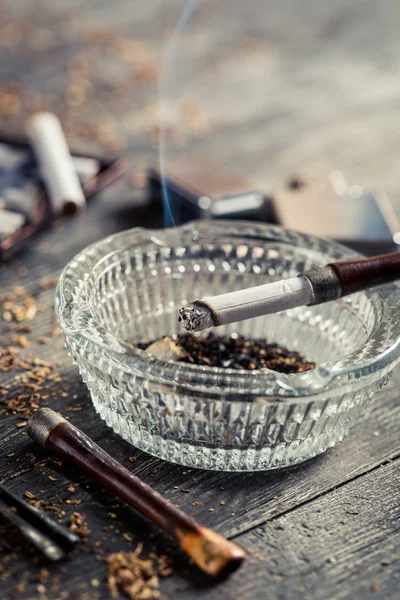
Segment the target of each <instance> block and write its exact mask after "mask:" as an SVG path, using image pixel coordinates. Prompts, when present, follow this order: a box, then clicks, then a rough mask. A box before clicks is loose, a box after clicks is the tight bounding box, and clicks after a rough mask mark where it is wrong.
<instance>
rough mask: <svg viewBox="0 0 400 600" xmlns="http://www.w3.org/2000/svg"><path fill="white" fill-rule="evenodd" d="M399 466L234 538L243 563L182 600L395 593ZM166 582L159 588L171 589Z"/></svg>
mask: <svg viewBox="0 0 400 600" xmlns="http://www.w3.org/2000/svg"><path fill="white" fill-rule="evenodd" d="M399 493H400V461H399V460H396V461H395V462H394V463H392V464H388V465H385V466H384V467H381V468H377V469H375V470H374V471H373V472H371V473H369V474H367V475H365V476H363V477H361V478H359V479H357V480H354V481H352V482H351V483H349V484H347V485H345V486H342V487H340V488H339V489H337V490H334V491H332V492H330V493H329V494H327V495H325V496H323V497H321V498H319V499H318V500H315V501H314V502H311V503H307V504H306V505H304V506H302V507H300V508H296V509H294V510H293V511H289V512H288V513H287V514H285V515H282V516H279V517H277V518H273V519H272V520H271V521H270V522H268V523H267V524H265V525H262V526H261V527H258V528H256V529H254V530H252V531H251V532H249V533H247V534H245V535H242V536H239V537H237V538H236V539H235V541H236V542H237V543H239V544H240V545H242V546H243V548H245V549H246V551H247V552H248V557H249V558H248V560H247V562H246V563H245V564H244V565H243V566H242V568H241V569H240V570H239V571H237V572H236V573H235V574H234V575H233V576H232V577H231V578H230V580H229V581H227V582H224V583H222V584H221V585H220V586H218V587H215V588H208V589H206V590H204V589H203V590H199V589H194V588H192V589H188V590H187V591H186V594H185V598H188V599H189V598H207V599H208V600H214V599H215V600H217V599H219V598H221V597H222V598H224V600H266V599H267V598H271V599H272V598H276V599H279V600H303V599H304V600H305V599H308V598H313V599H314V600H328V599H335V600H358V599H360V600H361V599H362V600H368V599H371V600H376V599H386V600H388V599H393V600H394V599H395V598H398V594H399V591H400V507H399ZM172 585H173V582H172V581H166V582H165V584H164V585H163V588H162V589H163V590H164V589H165V591H166V592H167V593H168V592H169V591H170V590H171V597H173V596H172V589H173V588H172Z"/></svg>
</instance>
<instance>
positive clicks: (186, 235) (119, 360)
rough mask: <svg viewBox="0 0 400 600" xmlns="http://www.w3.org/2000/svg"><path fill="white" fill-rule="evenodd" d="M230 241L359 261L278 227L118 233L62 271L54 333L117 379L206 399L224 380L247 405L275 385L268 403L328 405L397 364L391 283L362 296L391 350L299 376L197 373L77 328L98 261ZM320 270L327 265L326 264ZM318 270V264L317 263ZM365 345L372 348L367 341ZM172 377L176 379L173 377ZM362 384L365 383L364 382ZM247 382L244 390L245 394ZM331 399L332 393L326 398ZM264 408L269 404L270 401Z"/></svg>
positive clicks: (396, 300)
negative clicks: (385, 330) (335, 391)
mask: <svg viewBox="0 0 400 600" xmlns="http://www.w3.org/2000/svg"><path fill="white" fill-rule="evenodd" d="M219 236H223V237H224V238H227V237H231V239H232V242H235V241H238V240H240V239H241V240H243V238H245V237H246V236H247V237H248V238H249V239H260V241H263V240H264V241H272V240H273V241H279V242H284V243H290V244H291V245H294V246H296V245H299V246H303V247H307V248H318V250H319V252H322V253H324V254H326V263H327V262H329V261H330V260H345V259H349V258H351V257H354V256H359V255H358V254H357V253H355V252H354V251H352V250H349V249H348V248H346V247H345V246H342V245H340V244H338V243H336V242H333V241H330V240H323V239H320V238H317V237H315V236H309V235H306V234H302V233H298V232H294V231H290V230H284V229H282V228H279V227H276V226H270V225H264V224H260V223H252V222H248V221H243V222H238V221H205V220H202V221H195V222H192V223H190V224H185V225H183V226H181V227H178V228H170V229H164V230H146V229H142V228H135V229H131V230H127V231H124V232H122V233H118V234H114V235H111V236H109V237H107V238H105V239H103V240H100V241H99V242H96V243H94V244H92V245H91V246H88V247H87V248H85V249H84V250H83V251H82V252H80V253H79V254H78V255H77V256H76V257H75V258H74V259H73V260H72V261H70V263H68V264H67V265H66V267H65V268H64V270H63V272H62V273H61V276H60V278H59V282H58V285H57V289H56V314H57V318H58V320H59V323H60V327H61V329H62V330H63V332H64V335H65V336H66V338H67V341H68V343H71V342H74V344H75V347H76V348H77V349H78V351H79V352H80V353H82V354H85V356H86V357H90V360H92V361H96V362H99V363H100V360H101V364H102V365H104V361H105V360H106V361H107V359H108V361H109V366H108V369H107V370H108V372H111V371H113V370H115V374H116V375H117V376H120V375H121V373H124V374H125V375H126V376H127V377H129V376H132V375H133V374H136V375H138V376H140V377H142V378H144V379H148V380H153V381H159V382H162V383H163V384H166V385H168V384H169V385H171V386H174V387H176V386H179V387H180V388H181V389H183V390H184V392H185V393H196V391H202V392H204V389H205V388H204V386H203V382H204V380H205V379H206V378H208V377H209V378H210V382H212V383H213V385H211V386H210V382H208V384H207V392H208V394H209V395H210V396H212V395H214V396H220V395H224V396H226V395H227V390H226V389H222V388H221V387H220V386H219V385H218V381H219V380H220V381H223V379H224V378H226V377H228V376H229V379H230V388H229V397H230V398H232V400H235V399H236V400H237V399H240V398H243V396H244V395H246V399H247V400H250V397H251V396H254V397H257V398H259V397H260V396H263V395H264V396H265V395H267V394H263V392H262V386H263V383H266V384H267V383H268V384H269V387H270V385H271V381H274V383H275V386H274V392H275V393H274V394H273V396H274V397H275V399H276V400H277V401H280V400H282V399H283V398H285V399H286V400H289V398H290V397H293V398H296V402H297V401H299V400H300V398H302V397H303V398H308V397H310V396H316V395H317V396H321V399H326V397H327V394H328V395H330V394H329V391H328V390H329V389H330V388H332V387H333V386H336V385H337V384H339V383H340V386H341V391H342V392H343V393H344V392H345V391H347V390H346V389H345V388H346V387H349V386H350V388H351V389H352V390H354V389H358V388H361V387H364V386H365V385H368V384H369V383H372V382H373V381H375V380H379V379H382V378H383V377H384V376H385V375H386V374H387V373H389V372H390V371H391V370H392V369H393V368H394V366H395V364H396V363H397V361H398V360H399V359H400V327H399V326H398V325H399V324H398V323H394V322H393V320H394V317H395V314H396V312H397V311H398V308H399V306H400V287H398V286H397V285H396V284H392V285H387V286H382V287H381V288H379V289H377V290H374V291H368V292H366V294H367V295H368V296H369V297H370V299H371V301H372V302H374V303H377V304H379V305H380V306H382V307H383V309H382V312H381V316H380V323H379V326H380V327H384V326H385V323H388V322H389V321H390V322H391V323H392V326H395V327H396V326H397V329H396V331H395V334H394V335H392V338H391V344H389V345H388V347H386V348H383V349H381V350H380V351H379V352H377V353H376V354H374V355H372V356H371V357H370V358H369V359H366V360H363V361H362V362H361V363H360V362H357V360H356V358H357V353H359V352H360V351H361V350H362V348H363V347H364V346H365V344H363V345H362V346H361V347H360V348H358V349H357V350H356V351H355V352H354V353H353V354H354V358H355V363H354V364H353V365H352V364H350V366H349V360H348V358H349V357H346V359H347V360H346V361H345V363H344V362H343V361H342V359H339V360H336V361H331V362H328V363H324V364H321V365H318V366H317V367H316V368H315V369H313V370H312V371H307V372H304V373H297V374H290V375H286V374H281V373H276V372H273V371H269V370H265V371H260V372H254V371H253V372H252V373H251V385H250V377H249V375H248V374H246V373H245V374H243V373H242V372H240V373H238V372H237V371H235V370H232V369H217V368H215V367H203V366H201V367H200V366H198V365H189V364H186V363H185V364H183V363H176V362H173V361H164V360H160V359H157V358H155V357H153V356H152V355H150V354H148V353H146V352H144V351H142V350H140V349H136V348H127V347H126V346H124V344H121V342H120V340H117V339H115V338H113V336H112V334H111V332H108V331H105V330H104V329H103V328H102V327H100V326H99V325H98V324H96V323H95V322H94V319H91V326H90V327H86V326H85V324H83V326H81V327H80V326H77V323H79V318H80V316H81V315H83V314H85V315H86V316H87V315H90V309H89V306H88V302H87V298H86V291H85V285H86V282H87V279H88V277H89V276H90V273H91V272H92V271H93V269H95V268H97V267H98V266H99V265H101V263H102V262H104V261H105V260H107V259H109V258H110V257H112V256H113V255H114V254H117V253H119V252H121V251H123V250H124V249H126V248H128V247H132V246H133V245H136V246H137V247H138V248H140V247H141V245H143V246H145V245H146V244H149V243H150V244H151V243H154V244H156V245H158V246H162V245H163V244H164V245H170V246H171V245H174V244H175V245H178V244H176V240H179V245H185V243H186V244H188V243H195V242H198V241H199V240H202V241H203V240H204V239H208V240H211V239H213V238H216V239H217V238H218V237H219ZM326 263H325V264H326ZM321 266H322V264H321ZM366 343H370V341H369V340H367V342H366ZM178 375H181V377H179V376H178ZM367 379H368V381H367ZM246 383H248V384H249V386H248V387H247V388H246ZM331 393H332V392H331ZM268 399H269V401H273V399H274V398H273V397H271V396H269V395H268Z"/></svg>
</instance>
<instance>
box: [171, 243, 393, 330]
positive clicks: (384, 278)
mask: <svg viewBox="0 0 400 600" xmlns="http://www.w3.org/2000/svg"><path fill="white" fill-rule="evenodd" d="M396 279H400V252H394V253H392V254H383V255H381V256H374V257H372V258H365V259H356V260H352V261H348V262H337V263H331V264H329V265H327V266H326V267H321V268H320V269H313V270H311V271H307V272H305V273H301V274H300V275H298V276H297V277H293V278H291V279H284V280H281V281H274V282H272V283H267V284H265V285H260V286H256V287H252V288H248V289H244V290H239V291H236V292H230V293H228V294H221V295H219V296H213V297H211V298H202V299H201V300H196V301H195V302H193V303H192V304H189V305H188V306H186V307H184V308H181V309H180V311H179V313H180V316H179V321H181V323H182V325H183V327H184V328H185V329H186V330H187V331H191V332H195V331H202V330H203V329H207V328H208V327H213V326H217V325H227V324H228V323H236V322H238V321H245V320H246V319H252V318H254V317H259V316H261V315H267V314H270V313H276V312H280V311H282V310H287V309H289V308H295V307H296V306H308V305H313V304H322V303H323V302H328V301H329V300H336V299H337V298H341V297H342V296H346V295H348V294H353V293H354V292H359V291H362V290H365V289H367V288H370V287H374V286H376V285H381V284H383V283H390V282H392V281H395V280H396Z"/></svg>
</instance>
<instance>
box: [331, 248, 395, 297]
mask: <svg viewBox="0 0 400 600" xmlns="http://www.w3.org/2000/svg"><path fill="white" fill-rule="evenodd" d="M329 266H330V267H332V268H333V269H334V270H335V272H336V275H337V276H338V278H339V281H340V285H341V287H342V293H341V295H342V296H347V295H348V294H353V293H354V292H360V291H362V290H365V289H367V288H370V287H375V286H376V285H382V284H384V283H390V282H392V281H395V280H396V279H400V252H392V253H391V254H381V255H380V256H372V257H371V258H356V259H354V260H347V261H343V262H335V263H331V264H330V265H329Z"/></svg>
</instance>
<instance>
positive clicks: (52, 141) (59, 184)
mask: <svg viewBox="0 0 400 600" xmlns="http://www.w3.org/2000/svg"><path fill="white" fill-rule="evenodd" d="M28 135H29V138H30V140H31V144H32V147H33V150H34V152H35V155H36V158H37V161H38V165H39V169H40V172H41V175H42V178H43V181H44V183H45V186H46V189H47V192H48V195H49V199H50V202H51V206H52V210H53V213H54V214H55V215H57V216H58V215H62V214H64V215H66V214H68V215H71V214H75V213H77V212H79V211H81V210H82V209H83V208H84V207H85V204H86V201H85V196H84V194H83V191H82V187H81V185H80V183H79V179H78V175H77V173H76V171H75V168H74V164H73V162H72V158H71V154H70V152H69V149H68V145H67V141H66V139H65V136H64V132H63V130H62V128H61V123H60V121H59V120H58V119H57V117H56V116H55V115H53V114H52V113H47V112H43V113H38V114H36V115H34V116H33V117H32V118H31V119H30V120H29V122H28Z"/></svg>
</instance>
